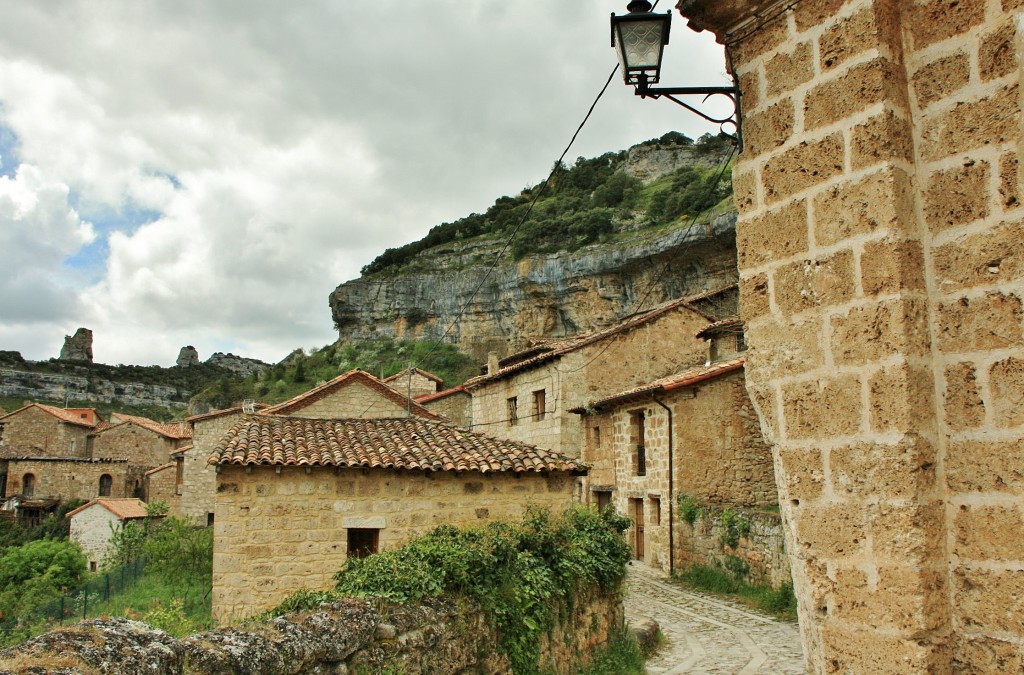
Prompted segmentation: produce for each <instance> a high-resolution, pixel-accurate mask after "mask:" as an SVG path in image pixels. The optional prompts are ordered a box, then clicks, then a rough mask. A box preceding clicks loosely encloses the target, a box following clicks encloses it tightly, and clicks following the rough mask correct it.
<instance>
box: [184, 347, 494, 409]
mask: <svg viewBox="0 0 1024 675" xmlns="http://www.w3.org/2000/svg"><path fill="white" fill-rule="evenodd" d="M410 365H415V366H417V367H419V368H421V369H423V370H426V371H428V372H431V373H433V374H435V375H437V376H438V377H440V378H441V379H443V380H444V383H445V384H444V386H445V387H455V386H457V385H459V384H462V383H463V382H465V381H466V380H467V379H469V378H470V377H472V376H473V375H476V374H478V373H479V364H477V363H476V361H474V360H473V359H472V358H471V357H470V356H468V355H466V354H463V353H462V352H460V351H459V350H458V348H456V347H455V346H454V345H450V344H444V343H437V342H431V341H427V340H420V341H403V340H391V339H380V340H368V341H364V342H355V343H350V344H347V345H344V346H340V345H338V344H330V345H327V346H325V347H322V348H319V349H312V350H310V351H309V352H308V353H307V352H305V351H303V350H301V349H298V350H296V351H294V352H292V354H291V356H289V357H288V358H287V359H285V360H284V361H282V362H281V363H278V364H277V365H275V366H274V367H273V368H271V369H270V370H268V371H266V372H265V373H263V375H260V376H251V377H248V378H237V377H225V378H221V379H219V380H217V381H216V382H214V383H213V384H212V385H211V386H209V387H207V388H205V389H204V390H202V391H201V392H199V393H198V394H197V395H196V396H195V397H194V398H193V399H192V400H193V402H202V403H205V404H206V405H209V406H210V407H211V408H226V407H230V406H232V405H237V404H238V403H239V402H241V401H243V400H245V399H247V398H251V399H255V400H257V401H263V402H264V403H280V402H281V401H287V400H288V399H290V398H292V397H293V396H297V395H298V394H301V393H302V392H304V391H307V390H309V389H311V388H312V387H314V386H315V385H316V384H317V383H319V382H327V381H329V380H332V379H334V378H335V377H337V376H338V375H340V374H342V373H346V372H348V371H350V370H353V369H356V368H358V369H360V370H365V371H366V372H368V373H371V374H373V375H375V376H377V377H381V378H385V377H390V376H392V375H394V374H395V373H398V372H401V371H402V370H405V369H406V368H408V367H409V366H410Z"/></svg>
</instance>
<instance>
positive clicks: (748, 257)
mask: <svg viewBox="0 0 1024 675" xmlns="http://www.w3.org/2000/svg"><path fill="white" fill-rule="evenodd" d="M736 250H737V257H738V260H739V267H740V270H746V269H750V268H751V267H759V266H760V265H763V264H765V263H768V262H773V261H775V260H780V259H783V258H788V257H790V256H793V255H798V254H800V253H803V252H805V251H806V250H807V203H806V202H805V201H803V200H798V201H793V202H790V203H788V204H785V205H783V206H781V207H779V208H776V209H774V210H772V211H767V212H765V213H763V214H761V215H759V216H756V217H753V218H748V219H742V220H741V221H740V222H739V224H738V226H737V227H736Z"/></svg>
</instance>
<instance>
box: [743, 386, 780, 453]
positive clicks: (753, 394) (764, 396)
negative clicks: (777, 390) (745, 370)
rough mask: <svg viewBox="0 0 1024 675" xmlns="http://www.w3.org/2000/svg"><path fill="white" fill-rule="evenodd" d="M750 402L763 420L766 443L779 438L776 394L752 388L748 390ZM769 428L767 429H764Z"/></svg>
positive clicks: (764, 389) (763, 389) (768, 390)
mask: <svg viewBox="0 0 1024 675" xmlns="http://www.w3.org/2000/svg"><path fill="white" fill-rule="evenodd" d="M748 391H749V393H750V401H751V403H752V404H753V405H754V408H755V411H756V413H757V415H758V417H759V419H760V420H761V424H762V431H763V433H764V434H765V438H764V440H765V442H767V443H771V442H773V441H774V440H775V439H777V438H778V437H779V421H778V419H777V418H776V413H775V394H774V393H772V390H771V389H767V388H762V387H755V386H751V387H749V388H748ZM764 426H767V428H764Z"/></svg>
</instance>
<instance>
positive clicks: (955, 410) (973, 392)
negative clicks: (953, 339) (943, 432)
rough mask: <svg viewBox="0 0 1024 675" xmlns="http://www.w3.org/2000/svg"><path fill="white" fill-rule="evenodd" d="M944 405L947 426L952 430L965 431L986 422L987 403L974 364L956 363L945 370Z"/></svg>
mask: <svg viewBox="0 0 1024 675" xmlns="http://www.w3.org/2000/svg"><path fill="white" fill-rule="evenodd" d="M945 381H946V384H945V387H944V388H943V393H942V406H943V411H944V413H945V420H946V426H948V427H949V429H950V430H951V431H954V432H955V431H963V430H966V429H973V428H976V427H979V426H981V425H982V424H983V423H984V422H985V404H984V402H983V401H982V400H981V393H980V391H979V389H978V377H977V374H976V373H975V371H974V364H973V363H968V362H962V363H955V364H953V365H950V366H947V367H946V370H945Z"/></svg>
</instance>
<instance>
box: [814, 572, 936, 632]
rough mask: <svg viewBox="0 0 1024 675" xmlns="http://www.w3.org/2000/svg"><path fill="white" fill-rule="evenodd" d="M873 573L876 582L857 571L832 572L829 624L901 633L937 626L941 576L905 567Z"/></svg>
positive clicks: (931, 628) (925, 629) (930, 628)
mask: <svg viewBox="0 0 1024 675" xmlns="http://www.w3.org/2000/svg"><path fill="white" fill-rule="evenodd" d="M877 574H878V578H877V580H869V579H868V576H867V574H865V572H864V571H863V570H861V569H849V568H846V569H843V568H840V569H838V570H837V571H836V573H835V576H836V590H835V593H834V594H833V596H832V598H831V603H830V604H831V608H832V612H830V614H831V615H830V617H829V623H831V622H833V621H834V622H836V623H839V622H846V623H847V624H848V625H851V626H858V627H864V628H870V629H873V630H881V631H885V632H889V631H897V632H900V633H904V634H906V633H915V632H921V631H927V630H933V629H935V628H937V627H938V625H939V623H940V621H941V619H942V618H943V614H942V611H941V609H940V608H938V607H936V605H937V604H938V603H939V602H942V601H943V596H944V595H945V591H946V584H945V578H944V575H943V574H940V573H939V572H936V571H933V570H928V569H912V568H909V567H881V568H879V569H878V571H877Z"/></svg>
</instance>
